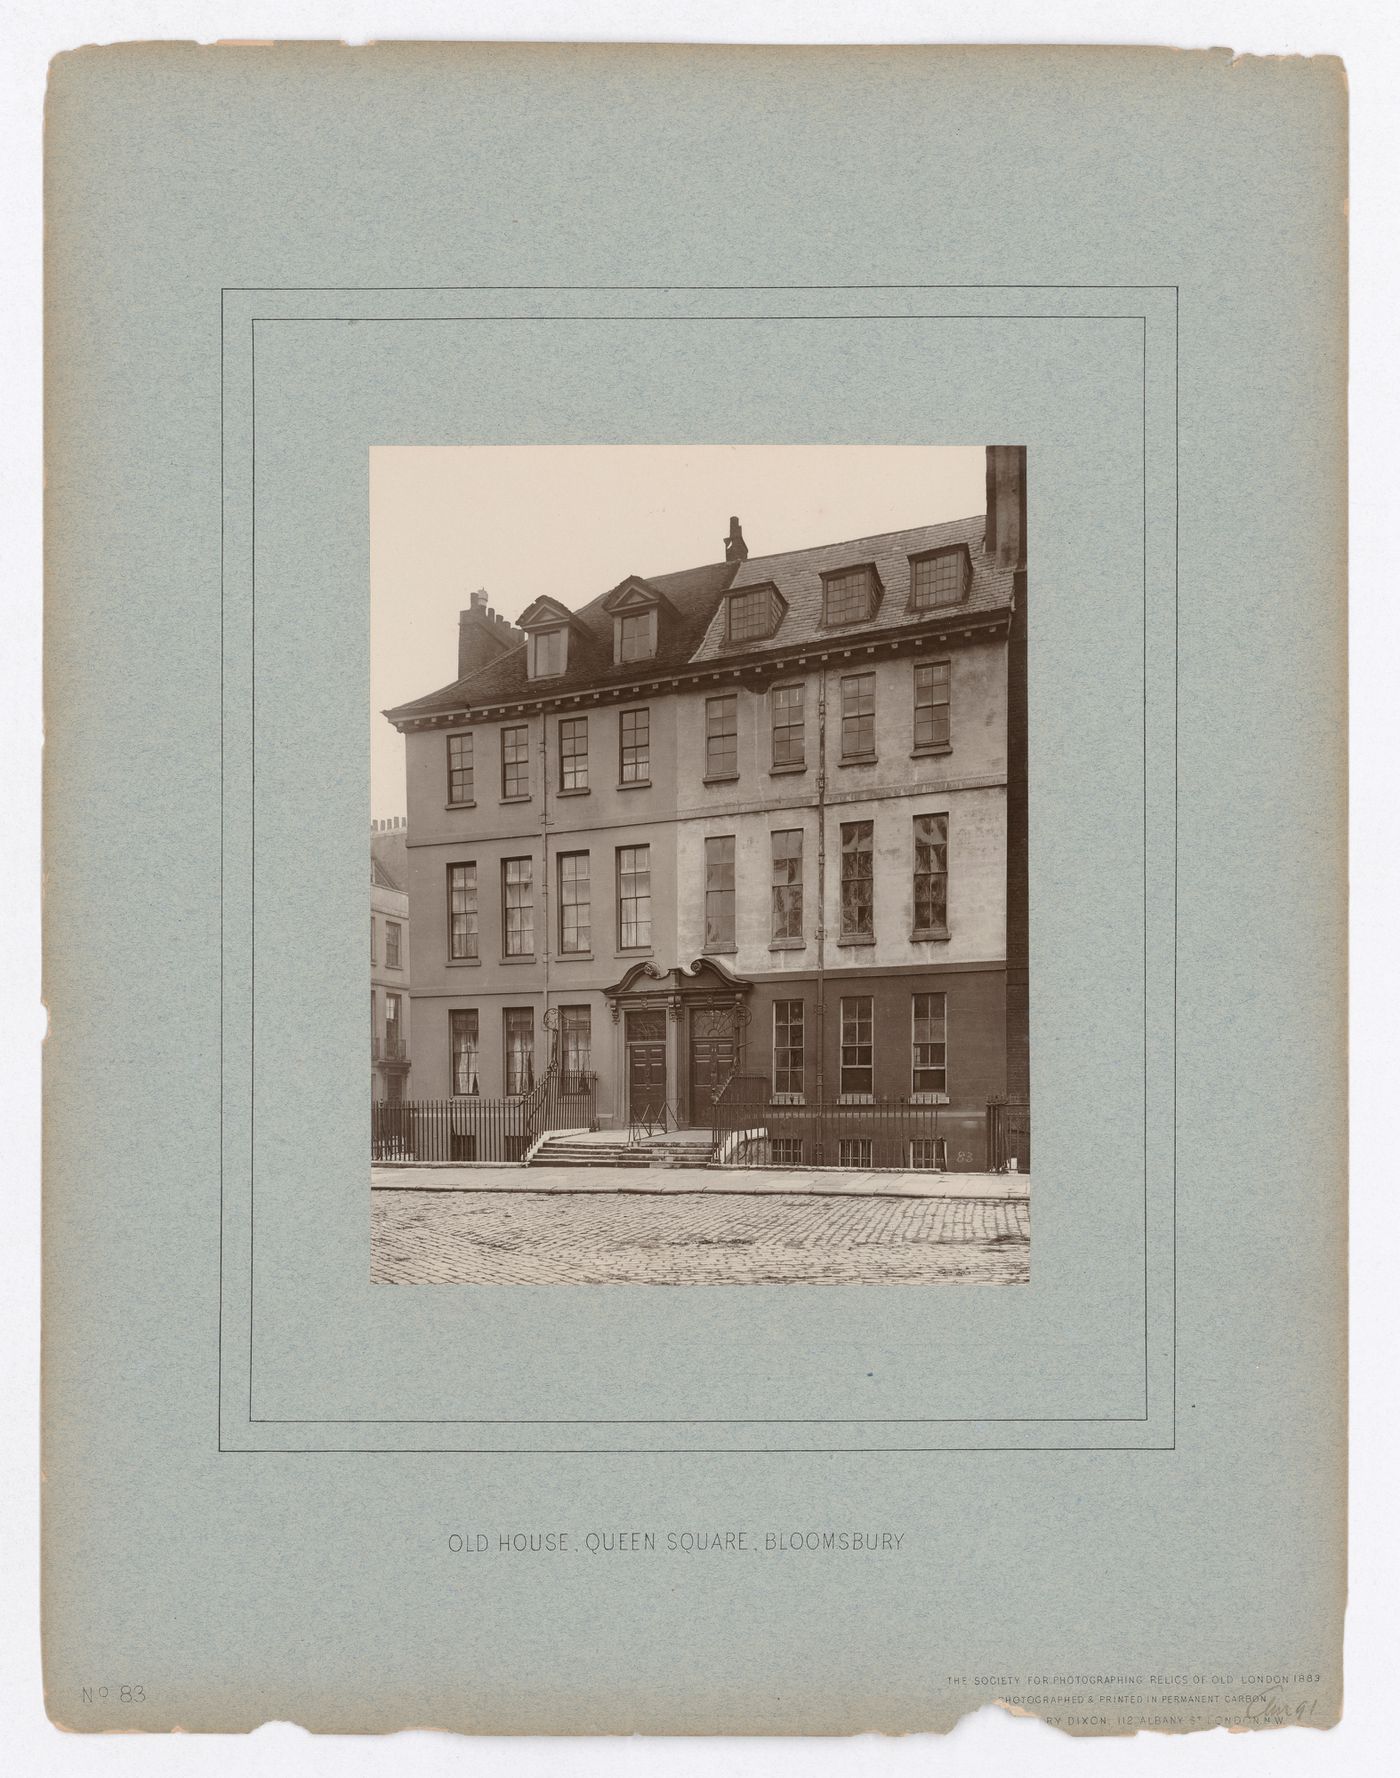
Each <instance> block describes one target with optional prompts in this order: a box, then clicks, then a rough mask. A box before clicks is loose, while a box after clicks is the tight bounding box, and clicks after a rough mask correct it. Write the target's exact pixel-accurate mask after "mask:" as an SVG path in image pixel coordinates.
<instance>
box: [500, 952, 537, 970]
mask: <svg viewBox="0 0 1400 1778" xmlns="http://www.w3.org/2000/svg"><path fill="white" fill-rule="evenodd" d="M535 961H536V958H535V953H534V952H533V951H531V952H530V955H529V956H528V957H502V958H501V962H502V963H503V964H505V965H506V966H507V967H509V966H510V965H512V964H515V963H534V962H535Z"/></svg>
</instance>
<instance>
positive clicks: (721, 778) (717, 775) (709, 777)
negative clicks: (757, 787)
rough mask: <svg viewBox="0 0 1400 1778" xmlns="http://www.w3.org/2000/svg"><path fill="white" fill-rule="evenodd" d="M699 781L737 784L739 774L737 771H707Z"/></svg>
mask: <svg viewBox="0 0 1400 1778" xmlns="http://www.w3.org/2000/svg"><path fill="white" fill-rule="evenodd" d="M700 782H701V783H702V784H737V783H738V782H739V774H738V773H737V772H707V773H706V774H705V776H704V777H703V778H702V779H701V780H700Z"/></svg>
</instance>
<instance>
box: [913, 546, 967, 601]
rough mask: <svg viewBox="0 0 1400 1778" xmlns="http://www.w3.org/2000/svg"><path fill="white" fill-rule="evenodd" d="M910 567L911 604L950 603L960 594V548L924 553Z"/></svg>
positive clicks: (964, 568)
mask: <svg viewBox="0 0 1400 1778" xmlns="http://www.w3.org/2000/svg"><path fill="white" fill-rule="evenodd" d="M913 568H914V598H913V603H914V604H915V606H922V605H952V604H955V603H956V602H957V601H958V600H959V599H961V598H962V596H963V584H964V579H965V576H966V572H967V559H966V557H965V556H964V555H963V552H962V551H961V550H960V549H952V550H944V551H943V552H942V554H940V555H936V556H925V557H924V558H923V560H922V561H919V562H915V563H914V564H913Z"/></svg>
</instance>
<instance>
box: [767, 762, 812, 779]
mask: <svg viewBox="0 0 1400 1778" xmlns="http://www.w3.org/2000/svg"><path fill="white" fill-rule="evenodd" d="M806 770H807V762H806V761H805V760H804V761H803V762H802V763H801V764H800V765H795V766H769V768H768V776H769V777H770V778H785V777H787V776H788V775H789V773H792V772H805V771H806Z"/></svg>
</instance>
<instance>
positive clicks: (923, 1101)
mask: <svg viewBox="0 0 1400 1778" xmlns="http://www.w3.org/2000/svg"><path fill="white" fill-rule="evenodd" d="M948 1102H949V1101H948V1095H947V1094H946V1093H911V1094H910V1095H909V1103H910V1104H911V1105H946V1104H948Z"/></svg>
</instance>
